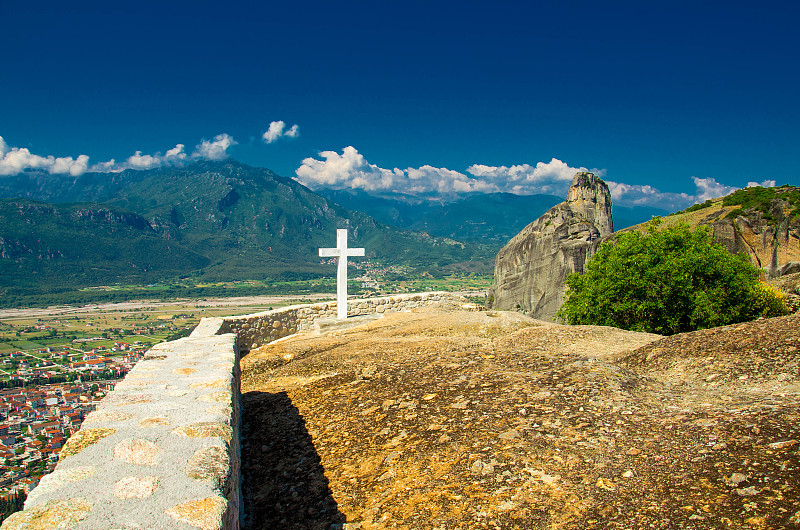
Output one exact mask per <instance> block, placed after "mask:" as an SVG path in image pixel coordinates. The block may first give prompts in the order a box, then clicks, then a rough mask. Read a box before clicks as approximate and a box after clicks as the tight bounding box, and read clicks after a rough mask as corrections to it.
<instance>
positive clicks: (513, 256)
mask: <svg viewBox="0 0 800 530" xmlns="http://www.w3.org/2000/svg"><path fill="white" fill-rule="evenodd" d="M613 231H614V228H613V222H612V219H611V194H610V192H609V190H608V186H607V185H606V183H605V182H603V181H602V180H601V179H599V178H598V177H596V176H595V175H594V174H592V173H585V172H580V173H576V174H575V177H574V178H573V180H572V185H571V186H570V188H569V193H568V194H567V200H566V201H565V202H562V203H561V204H558V205H556V206H554V207H552V208H551V209H550V210H548V211H547V212H546V213H545V214H544V215H542V216H541V217H539V219H537V220H536V221H534V222H533V223H531V224H529V225H528V226H526V227H525V228H524V229H523V230H522V231H521V232H520V233H519V234H517V235H516V236H515V237H514V238H513V239H511V241H509V242H508V244H506V246H504V247H503V248H502V249H501V250H500V252H499V253H498V254H497V258H496V260H495V269H494V284H493V285H492V287H491V288H490V290H489V300H488V303H489V305H490V306H491V307H492V308H495V309H500V310H514V309H519V310H522V311H525V312H526V313H528V314H530V315H531V316H532V317H534V318H539V319H543V320H552V319H553V317H555V314H556V312H557V311H558V308H559V307H560V306H561V303H562V302H563V298H564V291H565V284H564V280H565V278H566V277H567V275H568V274H570V273H573V272H583V269H584V266H585V265H586V262H587V261H588V259H589V258H590V257H591V256H592V254H594V252H595V251H596V250H597V247H598V245H599V243H600V239H601V238H602V237H604V236H606V235H609V234H611V233H612V232H613Z"/></svg>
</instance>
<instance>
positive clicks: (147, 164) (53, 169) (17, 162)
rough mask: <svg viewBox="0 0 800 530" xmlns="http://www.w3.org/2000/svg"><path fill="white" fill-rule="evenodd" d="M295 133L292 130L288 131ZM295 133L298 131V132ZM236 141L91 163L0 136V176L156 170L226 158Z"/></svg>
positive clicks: (208, 142)
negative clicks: (35, 172) (16, 144)
mask: <svg viewBox="0 0 800 530" xmlns="http://www.w3.org/2000/svg"><path fill="white" fill-rule="evenodd" d="M289 133H292V129H290V130H289V131H287V132H286V133H285V134H286V135H288V134H289ZM292 134H296V131H295V132H294V133H292ZM236 144H237V142H236V140H234V139H233V137H232V136H230V135H228V134H219V135H217V136H215V137H214V139H213V140H205V139H203V140H202V141H201V142H200V143H199V144H198V145H197V146H196V147H195V150H194V151H193V152H192V154H191V155H187V154H186V151H185V146H184V145H183V144H178V145H176V146H175V147H173V148H172V149H169V150H168V151H167V152H166V153H165V154H163V155H162V154H161V153H160V152H157V153H155V154H143V153H142V152H141V151H136V152H135V153H134V154H133V155H131V156H129V157H128V158H127V159H125V162H122V163H117V162H116V161H115V160H114V159H113V158H112V159H111V160H108V161H106V162H98V163H95V164H92V165H91V166H90V165H89V157H88V156H87V155H78V157H77V158H72V157H71V156H66V157H54V156H52V155H51V156H39V155H35V154H33V153H31V152H30V151H29V150H28V149H27V148H25V147H9V145H8V144H7V143H6V142H5V140H4V139H3V137H2V136H0V175H16V174H18V173H21V172H23V171H25V170H26V169H41V170H44V171H47V172H49V173H53V174H65V175H66V174H69V175H71V176H73V177H77V176H80V175H83V174H84V173H86V172H87V171H123V170H125V169H153V168H158V167H164V166H182V165H183V164H185V163H187V162H190V161H192V160H197V159H206V160H223V159H225V158H227V157H228V153H227V150H228V149H229V148H231V147H232V146H234V145H236Z"/></svg>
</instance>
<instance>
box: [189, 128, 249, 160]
mask: <svg viewBox="0 0 800 530" xmlns="http://www.w3.org/2000/svg"><path fill="white" fill-rule="evenodd" d="M238 143H239V142H237V141H236V140H234V139H233V136H231V135H230V134H218V135H216V136H215V137H214V140H213V141H208V140H206V139H205V138H204V139H203V141H202V142H200V143H199V144H197V145H196V146H195V148H194V152H193V153H192V158H204V159H206V160H224V159H226V158H228V156H230V155H228V153H227V150H228V149H229V148H231V147H233V146H234V145H236V144H238Z"/></svg>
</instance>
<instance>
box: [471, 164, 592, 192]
mask: <svg viewBox="0 0 800 530" xmlns="http://www.w3.org/2000/svg"><path fill="white" fill-rule="evenodd" d="M578 171H589V170H587V169H586V168H585V167H572V166H570V165H569V164H567V163H566V162H562V161H561V160H559V159H557V158H553V159H552V160H550V162H547V163H545V162H538V163H537V164H536V165H535V166H531V165H530V164H520V165H515V166H510V167H507V166H485V165H482V164H473V165H471V166H470V167H468V168H467V172H468V173H470V174H472V175H475V176H476V177H481V178H485V179H487V180H489V181H491V182H493V183H494V184H495V185H496V187H497V188H498V191H504V192H508V193H515V194H517V195H532V194H536V193H551V194H554V195H566V193H567V190H568V189H569V185H570V183H571V182H572V178H573V177H574V176H575V173H577V172H578ZM591 171H592V172H594V173H595V174H596V175H598V176H603V175H604V174H605V170H597V169H593V170H591Z"/></svg>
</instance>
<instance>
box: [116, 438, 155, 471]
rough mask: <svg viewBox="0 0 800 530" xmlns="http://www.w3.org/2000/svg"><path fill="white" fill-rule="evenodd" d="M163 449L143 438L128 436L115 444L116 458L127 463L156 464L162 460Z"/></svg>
mask: <svg viewBox="0 0 800 530" xmlns="http://www.w3.org/2000/svg"><path fill="white" fill-rule="evenodd" d="M160 453H161V450H160V449H159V448H158V446H157V445H156V444H154V443H153V442H151V441H149V440H144V439H142V438H128V439H126V440H122V441H121V442H119V443H118V444H117V445H115V446H114V458H116V459H118V460H122V461H123V462H125V463H127V464H134V465H139V466H154V465H156V464H158V463H159V461H160V456H161V455H160Z"/></svg>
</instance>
